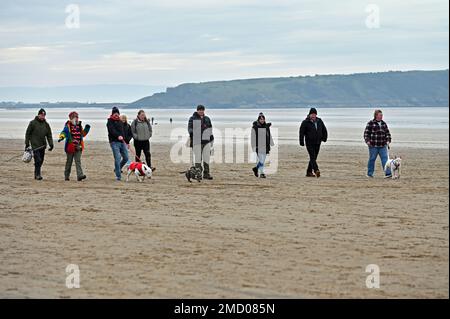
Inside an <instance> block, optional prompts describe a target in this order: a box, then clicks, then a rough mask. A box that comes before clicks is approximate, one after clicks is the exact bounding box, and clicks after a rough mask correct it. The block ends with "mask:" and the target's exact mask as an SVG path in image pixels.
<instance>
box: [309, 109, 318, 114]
mask: <svg viewBox="0 0 450 319" xmlns="http://www.w3.org/2000/svg"><path fill="white" fill-rule="evenodd" d="M311 114H316V115H317V110H316V108H314V107H312V108H311V109H310V110H309V114H308V115H311Z"/></svg>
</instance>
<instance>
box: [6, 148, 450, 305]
mask: <svg viewBox="0 0 450 319" xmlns="http://www.w3.org/2000/svg"><path fill="white" fill-rule="evenodd" d="M22 144H23V142H22V141H17V140H0V159H1V161H2V173H1V175H0V212H1V213H0V297H2V298H17V297H19V298H22V297H27V298H42V297H43V298H84V297H89V298H90V297H94V298H181V297H182V298H216V297H217V298H222V297H225V298H422V297H424V298H435V297H437V298H448V297H449V291H448V285H449V280H448V278H449V268H448V263H449V256H448V254H449V245H448V242H449V241H448V239H449V238H448V236H449V235H448V234H449V232H448V226H449V215H448V204H449V203H448V200H449V197H448V194H449V188H448V186H449V184H448V183H449V157H448V149H447V150H445V149H428V150H426V151H424V150H421V149H415V148H403V149H398V148H396V149H395V151H396V153H398V154H401V155H402V156H403V158H404V163H403V164H404V167H403V175H402V178H401V180H399V181H393V180H385V179H383V178H382V175H381V172H380V167H379V164H378V163H377V176H376V178H374V179H371V180H369V179H367V178H366V177H365V176H364V175H365V171H366V160H367V150H366V148H365V147H364V146H361V147H339V146H329V145H324V147H323V148H322V151H321V154H320V156H319V164H320V165H321V171H322V177H321V178H320V179H308V178H306V177H304V175H305V168H306V165H307V154H306V150H304V149H303V150H300V148H299V147H296V146H292V145H283V146H281V147H280V150H279V151H280V152H279V170H278V173H277V174H275V175H271V176H269V178H268V179H267V180H261V179H256V178H255V177H254V176H253V175H252V172H251V167H252V165H251V164H213V165H212V173H213V175H214V178H215V179H214V180H213V181H204V182H202V183H194V184H189V183H187V181H186V180H185V179H184V177H183V176H182V175H180V174H179V172H180V171H182V170H184V169H186V167H187V165H186V164H173V163H172V162H171V161H170V159H169V149H170V145H164V144H154V145H152V147H153V158H154V165H155V166H156V167H157V171H156V172H155V175H154V178H153V179H152V180H151V181H149V180H147V181H146V182H145V183H143V184H138V183H136V182H135V180H132V181H130V183H128V184H127V183H125V182H115V181H114V176H113V173H112V170H113V161H112V154H111V151H110V148H109V145H108V144H107V143H102V142H87V148H86V152H85V153H84V154H83V166H84V168H85V173H86V175H87V176H88V179H87V180H86V181H85V182H82V183H78V182H76V181H73V180H74V176H73V177H72V181H70V182H65V181H64V178H63V171H64V163H65V154H64V152H63V147H62V145H61V144H58V145H57V148H56V149H55V150H54V151H53V153H48V152H47V154H46V163H45V165H44V168H43V176H44V178H45V180H44V181H42V182H37V181H34V180H33V178H32V175H33V173H32V172H33V165H32V164H24V163H22V162H21V161H20V158H18V159H16V160H15V161H12V162H8V163H5V162H4V161H5V160H6V159H9V158H11V157H12V156H14V155H17V154H20V153H21V150H22V149H23V147H22ZM72 173H73V174H74V173H75V167H73V172H72ZM68 264H77V265H79V267H80V271H81V278H80V279H81V281H80V283H81V288H80V289H67V288H66V286H65V281H66V273H65V268H66V266H67V265H68ZM369 264H377V265H378V266H379V267H380V271H381V277H380V281H381V287H380V289H368V288H367V287H366V284H365V282H366V276H367V275H368V274H367V273H365V268H366V266H367V265H369Z"/></svg>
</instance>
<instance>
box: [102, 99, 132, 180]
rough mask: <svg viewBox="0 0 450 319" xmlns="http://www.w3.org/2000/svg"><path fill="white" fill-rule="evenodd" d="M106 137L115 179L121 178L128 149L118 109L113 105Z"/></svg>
mask: <svg viewBox="0 0 450 319" xmlns="http://www.w3.org/2000/svg"><path fill="white" fill-rule="evenodd" d="M106 126H107V128H108V139H109V143H110V145H111V150H112V152H113V156H114V172H115V174H116V180H117V181H120V180H121V179H122V167H124V166H125V164H126V163H127V162H128V150H127V145H126V144H125V137H124V136H125V125H124V124H123V122H122V121H121V120H120V111H119V109H118V108H117V107H113V109H112V112H111V115H110V117H109V118H108V122H107V124H106Z"/></svg>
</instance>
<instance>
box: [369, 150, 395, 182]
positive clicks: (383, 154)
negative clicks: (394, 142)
mask: <svg viewBox="0 0 450 319" xmlns="http://www.w3.org/2000/svg"><path fill="white" fill-rule="evenodd" d="M378 155H380V158H381V165H382V167H383V168H382V169H383V171H384V166H385V165H386V163H387V161H388V159H389V158H388V156H389V155H388V148H387V146H383V147H373V146H369V163H368V164H367V175H369V176H373V173H374V171H375V162H376V160H377V157H378ZM388 175H391V170H390V169H388V170H387V171H386V176H388Z"/></svg>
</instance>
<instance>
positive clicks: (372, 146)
mask: <svg viewBox="0 0 450 319" xmlns="http://www.w3.org/2000/svg"><path fill="white" fill-rule="evenodd" d="M364 141H365V142H366V144H367V146H368V147H369V161H368V163H367V177H369V178H372V177H373V173H374V171H375V162H376V160H377V157H378V155H379V156H380V159H381V165H382V167H383V168H384V167H385V165H386V162H387V161H388V159H389V150H388V149H389V146H390V144H391V141H392V136H391V132H390V131H389V128H388V126H387V124H386V122H385V121H383V112H382V111H381V110H375V112H374V116H373V120H370V121H369V122H368V123H367V125H366V129H365V130H364ZM383 170H384V169H383ZM385 177H386V178H388V177H391V171H390V170H389V169H387V170H386V172H385Z"/></svg>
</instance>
